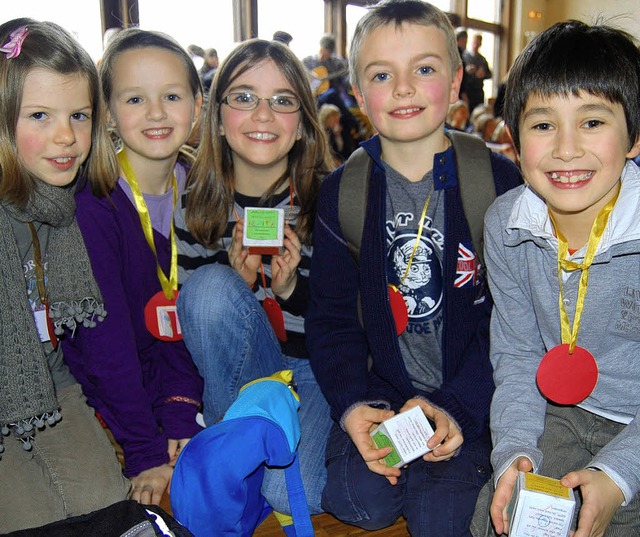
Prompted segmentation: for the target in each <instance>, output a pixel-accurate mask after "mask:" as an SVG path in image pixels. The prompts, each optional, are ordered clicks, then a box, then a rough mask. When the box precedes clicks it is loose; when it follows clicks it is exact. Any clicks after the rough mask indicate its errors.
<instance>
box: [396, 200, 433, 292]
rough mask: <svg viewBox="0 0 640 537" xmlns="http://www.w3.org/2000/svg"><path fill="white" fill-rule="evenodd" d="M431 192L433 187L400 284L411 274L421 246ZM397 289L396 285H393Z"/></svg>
mask: <svg viewBox="0 0 640 537" xmlns="http://www.w3.org/2000/svg"><path fill="white" fill-rule="evenodd" d="M431 194H433V188H432V189H431V192H429V195H428V196H427V201H425V203H424V207H422V214H421V215H420V224H419V225H418V235H417V237H416V242H415V244H414V245H413V250H412V251H411V255H410V256H409V262H408V263H407V268H406V269H405V271H404V274H403V275H402V279H401V280H400V285H402V284H403V283H404V281H405V280H406V279H407V276H409V271H410V270H411V263H413V258H414V256H415V255H416V252H417V251H418V246H420V238H421V237H422V230H423V228H424V217H425V216H426V214H427V209H428V208H429V202H430V201H431ZM392 287H394V289H395V286H392Z"/></svg>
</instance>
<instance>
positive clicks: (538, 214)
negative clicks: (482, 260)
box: [507, 160, 640, 255]
mask: <svg viewBox="0 0 640 537" xmlns="http://www.w3.org/2000/svg"><path fill="white" fill-rule="evenodd" d="M620 180H621V183H622V185H621V187H620V195H619V196H618V201H617V202H616V205H615V207H614V208H613V211H612V212H611V215H610V216H609V222H608V224H607V228H606V229H605V231H604V235H603V236H602V239H601V241H600V244H599V246H598V250H597V253H596V255H598V254H600V253H603V252H606V251H607V250H608V249H609V248H611V247H612V246H614V245H617V244H620V243H623V242H624V243H626V242H631V241H635V240H640V218H638V215H640V168H639V167H638V166H637V165H636V164H635V163H634V162H633V161H630V160H629V161H627V163H626V164H625V167H624V168H623V170H622V175H621V177H620ZM518 230H523V231H528V232H529V233H531V235H533V236H534V237H539V238H541V239H544V240H547V241H549V242H551V243H552V244H553V245H554V247H556V246H557V240H556V238H555V235H554V232H553V225H552V223H551V219H550V218H549V213H548V211H547V206H546V204H545V202H544V201H543V200H542V198H540V197H539V196H538V195H537V194H536V193H535V192H534V191H533V190H531V188H529V187H528V186H527V187H525V188H524V189H523V190H522V193H521V194H520V195H519V196H518V197H517V198H516V201H515V203H514V204H513V208H512V210H511V215H510V216H509V220H508V222H507V234H509V235H511V236H512V237H513V238H514V243H518V242H522V241H523V240H525V237H523V236H522V235H521V234H520V233H517V231H518ZM582 250H583V248H581V249H580V250H579V251H578V252H576V253H577V254H580V253H581V252H582Z"/></svg>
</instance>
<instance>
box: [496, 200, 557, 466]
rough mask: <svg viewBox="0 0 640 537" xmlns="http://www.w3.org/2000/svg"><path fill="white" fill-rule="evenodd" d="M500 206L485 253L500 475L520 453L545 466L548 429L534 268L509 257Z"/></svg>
mask: <svg viewBox="0 0 640 537" xmlns="http://www.w3.org/2000/svg"><path fill="white" fill-rule="evenodd" d="M498 203H499V202H498ZM502 205H505V204H504V203H502ZM499 212H500V211H499V210H498V207H497V204H494V205H493V207H492V208H491V209H489V211H488V213H487V218H486V219H485V257H486V262H487V269H488V273H489V285H490V288H491V292H492V294H493V298H494V309H493V314H492V320H491V363H492V365H493V368H494V380H495V384H496V390H495V393H494V396H493V401H492V405H491V420H490V424H491V432H492V438H493V443H494V449H493V452H492V464H493V466H494V470H495V472H496V475H497V476H499V475H501V474H502V473H503V472H504V470H505V469H506V467H507V466H508V465H509V464H510V463H511V461H512V460H513V459H514V458H515V457H516V456H518V455H525V454H526V456H527V457H529V458H530V459H531V461H532V462H533V466H534V471H536V470H537V469H539V467H540V464H541V462H542V453H541V451H540V450H539V449H538V448H537V442H538V438H539V437H540V435H541V434H542V432H543V430H544V420H545V413H546V400H545V399H544V398H543V397H542V395H540V392H539V391H538V389H537V387H536V381H535V379H536V371H537V367H538V363H539V362H540V358H541V356H542V355H543V354H544V352H545V346H544V343H543V341H542V338H541V336H540V330H539V329H538V326H537V323H536V317H535V314H534V311H533V302H532V297H531V294H530V292H529V286H528V285H527V284H526V270H528V268H527V266H526V265H527V264H526V263H524V262H523V263H518V262H517V261H516V260H514V259H513V258H511V259H510V262H509V261H508V259H507V254H506V249H507V248H506V246H505V244H504V240H503V236H504V233H505V228H506V221H505V220H503V219H501V218H500V215H499ZM507 212H509V211H504V213H505V214H506V213H507ZM505 218H506V217H505Z"/></svg>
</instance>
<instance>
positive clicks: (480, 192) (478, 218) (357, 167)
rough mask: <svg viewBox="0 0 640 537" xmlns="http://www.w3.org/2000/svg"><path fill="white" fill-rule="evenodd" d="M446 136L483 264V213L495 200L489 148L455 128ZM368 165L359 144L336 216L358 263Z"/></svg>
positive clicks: (346, 172)
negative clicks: (453, 155) (456, 130)
mask: <svg viewBox="0 0 640 537" xmlns="http://www.w3.org/2000/svg"><path fill="white" fill-rule="evenodd" d="M448 135H449V137H450V138H451V143H452V144H453V151H454V154H455V157H456V168H457V171H458V185H459V190H460V198H461V199H462V208H463V210H464V214H465V217H466V219H467V224H468V226H469V230H470V231H471V242H472V243H473V248H474V250H475V251H476V255H477V256H478V259H479V260H480V263H481V264H482V265H483V266H484V251H483V250H484V237H483V230H484V215H485V213H486V212H487V209H488V208H489V205H491V203H492V202H493V200H494V199H496V187H495V183H494V180H493V169H492V168H491V151H490V149H489V148H488V147H487V145H486V144H485V143H484V141H483V140H481V139H480V138H478V137H476V136H472V135H470V134H466V133H462V132H454V131H448ZM371 167H372V161H371V158H369V155H367V153H366V151H365V150H364V149H363V148H362V147H359V148H358V149H356V150H355V151H354V152H353V153H352V154H351V156H350V157H349V158H348V159H347V162H346V163H345V165H344V169H343V171H342V178H341V180H340V191H339V194H338V219H339V222H340V228H341V229H342V235H343V236H344V238H345V240H346V241H347V246H348V248H349V252H350V253H351V256H352V257H353V260H354V261H355V263H356V265H359V261H360V245H361V244H362V232H363V230H364V221H365V215H366V210H367V196H368V193H369V177H370V175H371ZM363 170H365V172H364V173H363Z"/></svg>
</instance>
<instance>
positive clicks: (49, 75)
mask: <svg viewBox="0 0 640 537" xmlns="http://www.w3.org/2000/svg"><path fill="white" fill-rule="evenodd" d="M0 44H2V46H1V47H0V85H1V87H2V88H3V89H2V92H0V118H1V119H0V506H1V508H0V510H1V513H2V514H1V516H0V533H3V534H4V533H6V532H10V531H14V530H21V529H26V528H32V527H36V526H40V525H43V524H47V523H49V522H53V521H57V520H61V519H64V518H67V517H70V516H73V515H79V514H84V513H89V512H91V511H95V510H97V509H101V508H103V507H106V506H108V505H111V504H113V503H115V502H117V501H120V500H124V499H125V498H126V497H127V494H128V491H129V488H130V484H129V481H128V480H127V479H126V478H124V477H123V476H122V472H121V468H120V465H119V463H118V460H117V458H116V456H115V452H114V450H113V447H112V446H111V444H110V443H109V440H108V438H107V436H106V435H105V434H104V431H103V430H102V427H101V426H100V424H99V422H98V420H97V419H96V418H95V413H94V411H93V409H92V408H90V407H89V406H88V405H87V404H86V399H85V397H84V395H83V393H82V390H81V388H80V385H79V384H78V382H77V381H76V379H75V377H74V376H73V375H72V374H71V372H70V371H69V368H68V366H67V363H66V360H65V357H64V354H63V351H62V346H61V345H59V344H58V341H59V340H63V339H65V338H66V337H68V335H69V333H70V332H72V331H73V330H75V328H76V326H77V325H84V326H86V327H88V329H93V327H95V326H96V325H99V324H100V323H101V322H102V321H103V319H104V318H105V315H106V312H105V310H104V305H103V300H102V296H101V294H100V291H99V289H98V286H97V284H96V282H95V280H94V278H93V274H92V271H91V265H90V263H89V258H88V255H87V251H86V249H85V246H84V243H83V240H82V235H81V234H80V230H79V229H78V225H77V223H76V218H75V201H74V193H75V182H76V180H77V177H78V176H79V175H82V174H83V173H87V174H91V175H103V174H106V175H113V174H115V173H116V160H115V155H114V153H113V150H112V149H111V148H110V145H109V138H108V133H107V131H106V128H105V119H104V117H103V104H102V101H101V97H100V86H99V82H98V74H97V72H96V68H95V66H94V64H93V61H92V60H91V58H90V57H89V55H88V54H87V52H86V51H84V50H83V49H82V48H81V47H80V45H79V44H78V43H77V42H76V40H75V39H74V38H73V37H72V36H71V35H70V34H69V33H68V32H66V31H65V30H63V29H62V28H61V27H59V26H58V25H56V24H53V23H49V22H37V21H35V20H32V19H26V18H22V19H15V20H12V21H9V22H6V23H4V24H2V25H1V26H0Z"/></svg>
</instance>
